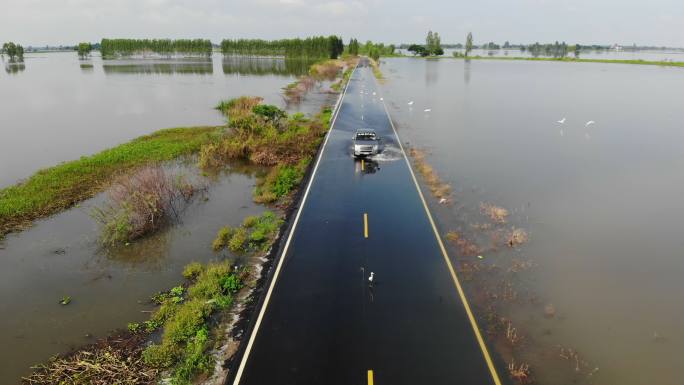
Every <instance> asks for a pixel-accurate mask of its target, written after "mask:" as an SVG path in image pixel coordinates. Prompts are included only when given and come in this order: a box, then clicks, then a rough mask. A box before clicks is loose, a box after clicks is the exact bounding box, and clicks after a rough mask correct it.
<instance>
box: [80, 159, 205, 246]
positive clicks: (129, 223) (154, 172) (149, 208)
mask: <svg viewBox="0 0 684 385" xmlns="http://www.w3.org/2000/svg"><path fill="white" fill-rule="evenodd" d="M199 188H200V187H198V186H196V185H194V184H192V183H190V182H189V181H188V180H187V179H186V178H185V177H183V176H182V175H176V174H173V173H168V172H166V171H165V170H164V169H163V168H162V167H161V166H147V167H144V168H142V169H140V170H139V171H138V172H136V173H135V174H132V175H127V176H122V177H120V178H119V179H118V180H117V181H116V182H114V184H113V185H112V187H111V188H110V190H109V202H108V203H106V204H105V206H104V207H102V208H96V209H95V210H94V214H93V215H94V216H95V218H96V219H97V220H98V221H99V222H100V223H101V224H102V234H101V236H102V241H103V243H104V244H106V245H115V244H120V243H124V242H129V241H132V240H135V239H137V238H140V237H142V236H143V235H146V234H149V233H151V232H154V231H156V230H158V229H159V228H161V227H162V226H163V225H165V224H167V223H168V222H169V221H170V220H171V219H173V218H175V217H176V216H177V215H178V214H179V212H180V210H181V208H182V206H181V205H182V204H185V203H187V202H189V201H190V199H191V198H192V197H193V195H194V194H195V193H196V192H197V190H198V189H199Z"/></svg>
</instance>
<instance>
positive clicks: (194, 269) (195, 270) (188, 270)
mask: <svg viewBox="0 0 684 385" xmlns="http://www.w3.org/2000/svg"><path fill="white" fill-rule="evenodd" d="M202 271H204V266H202V264H201V263H199V262H191V263H189V264H187V265H185V268H184V269H183V277H184V278H185V279H195V278H196V277H197V276H198V275H200V273H202Z"/></svg>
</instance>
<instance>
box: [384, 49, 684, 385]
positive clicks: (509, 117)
mask: <svg viewBox="0 0 684 385" xmlns="http://www.w3.org/2000/svg"><path fill="white" fill-rule="evenodd" d="M383 62H384V63H383V66H382V70H383V73H384V74H385V76H386V77H387V78H388V81H387V82H386V84H385V85H384V86H383V90H384V96H385V100H386V102H387V104H388V108H389V110H390V113H391V114H392V117H393V118H394V120H395V121H396V122H397V124H398V129H399V132H400V135H401V136H402V140H403V141H405V142H408V143H409V145H410V146H415V147H417V148H419V149H422V150H424V151H425V152H426V154H427V155H426V159H427V161H428V162H429V163H430V164H431V165H432V166H433V167H434V168H435V170H436V172H437V173H438V174H439V175H440V176H441V178H442V179H443V180H445V181H446V182H447V183H449V184H450V185H451V186H452V188H453V191H454V193H453V204H452V205H439V204H437V203H436V202H433V206H434V207H435V209H436V211H437V212H438V217H439V218H440V219H439V222H440V227H441V229H442V232H443V233H446V232H447V231H450V230H457V231H459V232H460V233H461V234H465V235H466V236H468V237H470V238H471V239H475V240H479V246H481V247H480V250H478V251H480V252H481V255H480V256H481V257H482V258H477V256H476V255H477V253H475V255H471V256H464V255H462V253H458V252H456V250H452V257H453V258H455V259H457V260H458V261H459V262H461V263H463V262H465V263H467V264H475V263H480V264H482V265H483V266H492V265H498V266H510V265H511V261H512V260H514V259H515V260H519V261H524V265H521V266H524V267H520V269H519V270H521V272H520V273H517V274H515V275H510V274H509V275H504V276H505V277H509V278H510V277H511V276H512V277H513V278H510V281H506V282H495V283H494V286H496V285H506V287H508V285H510V288H511V290H512V292H514V293H515V294H516V295H515V296H514V295H511V297H515V298H512V299H511V300H510V301H508V302H507V303H506V304H503V305H500V306H499V308H500V309H499V311H500V312H502V313H500V314H499V315H500V316H505V317H506V318H507V319H508V320H510V322H512V324H513V325H515V332H517V333H518V334H519V336H521V337H522V338H521V339H523V341H524V343H521V344H520V346H519V347H516V352H515V354H514V355H515V357H516V359H517V362H518V363H524V362H527V363H529V364H530V367H531V369H532V374H533V378H534V379H536V382H537V383H540V384H554V385H558V384H574V383H586V384H621V385H639V384H661V385H675V384H679V383H680V382H681V381H680V380H679V379H678V378H679V372H678V370H679V367H681V365H682V364H684V361H683V359H682V357H681V354H680V353H679V347H680V346H681V344H682V343H684V332H683V331H682V329H681V324H682V322H684V302H682V300H681V293H682V292H684V281H682V279H681V277H682V274H683V273H684V259H682V249H683V246H684V241H682V237H681V236H680V231H679V222H680V219H681V217H682V215H683V214H684V212H683V209H682V207H681V204H679V197H680V196H682V195H683V194H684V177H683V176H682V173H681V168H682V165H683V164H684V144H683V143H684V132H683V131H682V130H681V121H682V120H683V119H684V111H683V110H682V109H681V106H680V104H681V103H680V101H679V98H678V95H679V91H680V90H681V89H682V87H684V71H682V70H681V69H678V68H660V67H650V66H635V65H609V64H593V63H592V64H589V63H553V62H498V61H477V60H475V61H471V62H465V61H460V60H459V61H454V60H443V61H425V60H412V59H401V58H396V59H387V60H385V59H383ZM639 79H648V81H643V80H639ZM589 122H593V123H589ZM483 202H484V203H491V204H494V205H497V206H501V207H503V208H506V209H507V210H508V212H509V214H510V215H509V216H508V218H507V223H506V224H505V225H501V228H505V229H508V228H512V227H513V226H515V227H517V228H522V229H524V230H525V231H527V232H528V234H529V242H528V243H526V244H524V245H520V246H518V245H515V246H516V247H506V246H504V247H499V248H498V249H493V248H490V247H489V246H488V244H487V242H488V240H487V239H485V238H486V237H484V236H483V232H482V228H483V226H482V223H484V222H486V218H484V217H483V215H482V213H481V211H482V206H481V204H482V203H483ZM516 271H517V270H516ZM509 272H510V269H509ZM464 276H466V277H465V278H467V276H468V274H462V277H464ZM473 277H474V278H473V279H472V280H469V281H468V282H467V286H468V289H469V291H470V293H471V295H473V301H474V302H476V303H478V307H479V308H480V311H479V316H480V318H481V319H484V318H487V316H488V315H487V314H485V313H486V312H484V311H482V309H483V308H485V307H486V301H481V298H479V297H478V295H481V294H482V289H481V288H482V287H487V286H488V285H489V286H491V285H492V282H483V281H486V280H487V278H488V277H489V276H488V275H487V274H485V273H475V274H474V275H473ZM499 278H500V276H497V278H495V279H499ZM478 288H480V289H478ZM478 293H479V294H478ZM498 298H499V299H500V298H501V296H499V297H498ZM509 325H510V324H509ZM509 331H510V330H509ZM509 334H510V333H509Z"/></svg>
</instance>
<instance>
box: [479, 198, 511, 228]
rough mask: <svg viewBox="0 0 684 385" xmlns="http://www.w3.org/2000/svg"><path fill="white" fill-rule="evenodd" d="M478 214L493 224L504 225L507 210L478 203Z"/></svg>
mask: <svg viewBox="0 0 684 385" xmlns="http://www.w3.org/2000/svg"><path fill="white" fill-rule="evenodd" d="M480 212H481V213H482V215H484V216H487V217H489V219H490V220H491V221H492V222H494V223H506V219H507V218H508V210H506V209H505V208H503V207H498V206H495V205H493V204H490V203H484V202H483V203H480Z"/></svg>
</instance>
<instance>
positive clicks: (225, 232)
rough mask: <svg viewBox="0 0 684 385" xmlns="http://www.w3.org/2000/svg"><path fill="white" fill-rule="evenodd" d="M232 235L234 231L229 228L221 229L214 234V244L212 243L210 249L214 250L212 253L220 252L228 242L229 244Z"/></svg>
mask: <svg viewBox="0 0 684 385" xmlns="http://www.w3.org/2000/svg"><path fill="white" fill-rule="evenodd" d="M234 233H235V229H232V228H231V227H230V226H224V227H222V228H221V229H219V231H218V233H217V234H216V238H215V239H214V242H212V244H211V248H212V249H214V251H219V250H222V249H223V248H224V247H226V245H227V244H228V242H230V239H231V238H232V237H233V234H234Z"/></svg>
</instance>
